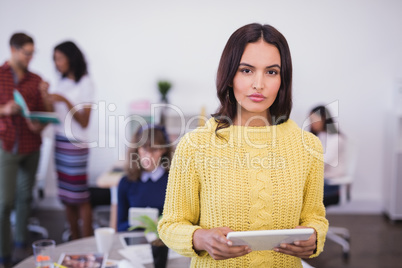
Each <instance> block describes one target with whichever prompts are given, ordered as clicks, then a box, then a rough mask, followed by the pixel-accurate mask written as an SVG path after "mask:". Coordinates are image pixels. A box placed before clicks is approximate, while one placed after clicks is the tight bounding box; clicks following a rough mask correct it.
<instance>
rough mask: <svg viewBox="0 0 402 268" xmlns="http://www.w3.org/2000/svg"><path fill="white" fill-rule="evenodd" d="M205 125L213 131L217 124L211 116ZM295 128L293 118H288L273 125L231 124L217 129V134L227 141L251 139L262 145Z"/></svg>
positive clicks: (235, 141)
mask: <svg viewBox="0 0 402 268" xmlns="http://www.w3.org/2000/svg"><path fill="white" fill-rule="evenodd" d="M207 125H209V126H208V128H209V129H211V130H212V131H214V132H215V130H216V127H217V125H218V124H217V122H216V121H215V119H214V118H211V119H209V120H208V122H207ZM296 129H297V124H296V123H295V122H294V121H293V120H291V119H288V120H287V121H286V122H284V123H282V124H279V125H273V126H262V127H250V126H237V125H231V126H229V127H227V128H224V129H221V130H219V131H218V134H219V135H220V136H221V137H223V138H225V140H227V141H228V142H229V143H238V142H244V141H251V142H252V143H253V144H254V145H259V144H261V145H262V144H267V142H270V141H272V140H276V139H277V138H278V137H283V136H286V135H288V134H290V133H292V132H293V131H295V130H296Z"/></svg>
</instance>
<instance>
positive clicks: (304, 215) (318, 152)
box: [300, 137, 328, 258]
mask: <svg viewBox="0 0 402 268" xmlns="http://www.w3.org/2000/svg"><path fill="white" fill-rule="evenodd" d="M310 148H312V149H313V150H312V151H311V154H312V157H311V159H312V160H311V161H312V162H311V165H310V171H309V174H308V177H307V181H306V184H305V187H304V197H303V208H302V212H301V218H300V225H301V226H307V227H311V228H314V229H315V230H316V232H317V250H316V252H315V253H314V254H313V255H311V256H310V258H313V257H316V256H318V255H319V254H320V253H321V252H322V251H323V249H324V242H325V237H326V234H327V231H328V220H327V219H326V218H325V207H324V203H323V191H324V190H323V189H324V162H323V154H322V145H321V143H320V141H319V140H318V139H316V138H315V137H314V138H313V140H312V146H311V147H310Z"/></svg>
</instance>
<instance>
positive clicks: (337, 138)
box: [309, 105, 346, 206]
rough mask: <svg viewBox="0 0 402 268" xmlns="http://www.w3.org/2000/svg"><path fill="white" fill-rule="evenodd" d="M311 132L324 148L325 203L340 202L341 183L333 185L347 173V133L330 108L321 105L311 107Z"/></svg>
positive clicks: (326, 204)
mask: <svg viewBox="0 0 402 268" xmlns="http://www.w3.org/2000/svg"><path fill="white" fill-rule="evenodd" d="M309 117H310V123H311V124H310V132H311V133H313V134H314V135H316V136H317V137H318V138H319V139H320V141H321V143H322V145H323V148H324V205H325V206H328V205H331V204H337V203H338V202H339V185H332V183H330V182H331V180H332V182H336V181H334V180H336V178H339V177H342V176H344V175H345V174H346V166H345V163H344V161H343V160H344V157H343V155H344V152H345V148H344V147H345V138H346V137H345V135H344V134H343V133H340V132H339V130H338V129H337V127H336V125H335V122H334V120H333V118H332V116H331V113H330V112H329V110H328V109H327V108H326V107H325V106H323V105H319V106H317V107H314V108H313V109H311V111H310V114H309Z"/></svg>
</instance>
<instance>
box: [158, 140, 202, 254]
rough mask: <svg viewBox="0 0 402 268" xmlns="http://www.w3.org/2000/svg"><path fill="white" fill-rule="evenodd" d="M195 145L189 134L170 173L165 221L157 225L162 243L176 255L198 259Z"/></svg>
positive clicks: (180, 146) (164, 210) (183, 141)
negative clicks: (194, 236)
mask: <svg viewBox="0 0 402 268" xmlns="http://www.w3.org/2000/svg"><path fill="white" fill-rule="evenodd" d="M194 149H195V148H194V144H192V142H190V135H188V134H186V135H185V136H184V137H183V138H182V139H181V141H180V143H179V144H178V146H177V149H176V152H175V154H174V157H173V162H172V165H171V168H170V171H169V180H168V185H167V190H166V199H165V204H164V209H163V217H162V219H161V220H160V221H159V224H158V232H159V236H160V238H161V239H162V241H163V242H164V243H165V244H166V245H167V246H168V247H169V248H171V249H173V250H174V251H176V252H177V253H179V254H181V255H183V256H187V257H195V256H198V255H197V253H196V252H195V251H194V249H193V233H194V232H195V231H196V230H197V229H200V228H201V227H200V226H198V222H199V214H200V205H199V202H200V200H199V191H200V185H199V176H198V174H197V171H196V168H195V154H194V151H195V150H194Z"/></svg>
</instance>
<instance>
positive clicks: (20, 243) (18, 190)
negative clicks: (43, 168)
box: [0, 33, 49, 268]
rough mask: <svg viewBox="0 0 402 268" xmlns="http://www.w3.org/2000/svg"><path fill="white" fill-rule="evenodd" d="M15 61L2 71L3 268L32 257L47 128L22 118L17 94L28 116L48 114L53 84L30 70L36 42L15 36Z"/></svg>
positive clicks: (0, 241) (0, 215)
mask: <svg viewBox="0 0 402 268" xmlns="http://www.w3.org/2000/svg"><path fill="white" fill-rule="evenodd" d="M10 48H11V57H10V59H9V60H8V61H7V62H6V63H4V64H3V65H2V66H1V67H0V267H1V268H3V267H11V263H12V262H14V263H15V262H18V261H20V260H21V259H23V258H25V257H27V256H29V255H30V254H29V250H30V246H28V245H27V239H28V230H27V226H28V217H29V215H30V206H31V200H32V190H33V186H34V184H35V175H36V171H37V168H38V162H39V155H40V152H39V150H40V145H41V135H40V133H41V131H42V130H43V129H44V128H45V125H44V124H41V123H39V122H37V121H30V120H28V119H26V118H24V117H23V116H22V114H21V107H20V106H18V105H17V104H16V102H15V101H14V97H13V90H14V89H16V90H18V91H19V92H20V93H21V95H22V96H23V98H24V99H25V102H26V104H27V106H28V108H29V110H30V111H44V110H45V104H44V100H43V97H44V96H45V95H46V94H47V89H48V87H49V85H48V84H47V83H46V82H44V81H42V79H41V78H40V77H39V76H38V75H36V74H34V73H32V72H30V71H29V70H28V66H29V63H30V62H31V60H32V57H33V54H34V52H35V46H34V41H33V39H32V37H30V36H28V35H26V34H24V33H15V34H13V35H12V37H11V39H10ZM14 208H15V232H14V245H15V251H14V253H15V254H14V256H13V260H12V259H11V257H12V256H11V255H12V254H11V253H12V247H11V244H12V243H11V241H12V232H11V225H10V224H11V223H10V214H11V211H12V210H13V209H14Z"/></svg>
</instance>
